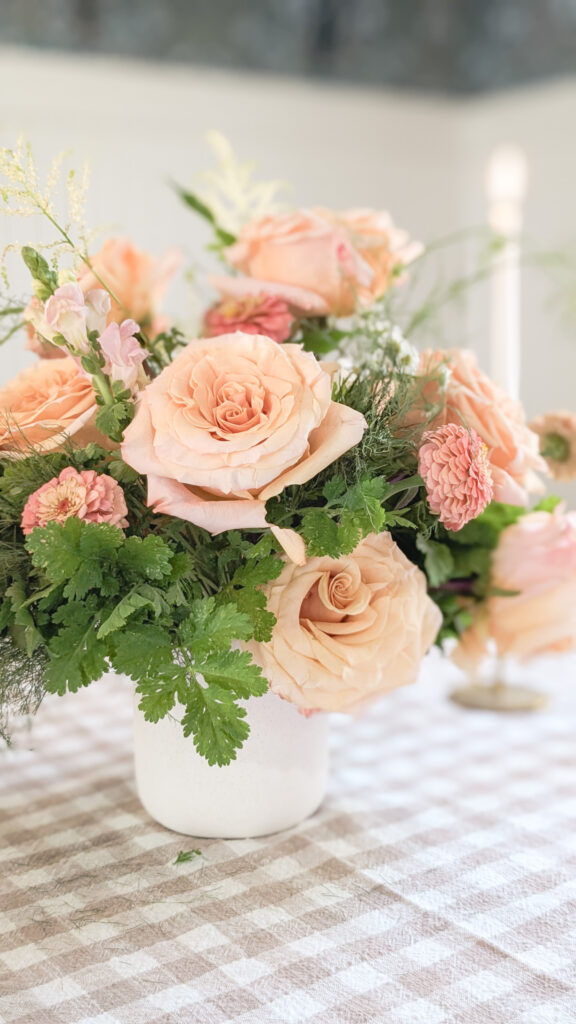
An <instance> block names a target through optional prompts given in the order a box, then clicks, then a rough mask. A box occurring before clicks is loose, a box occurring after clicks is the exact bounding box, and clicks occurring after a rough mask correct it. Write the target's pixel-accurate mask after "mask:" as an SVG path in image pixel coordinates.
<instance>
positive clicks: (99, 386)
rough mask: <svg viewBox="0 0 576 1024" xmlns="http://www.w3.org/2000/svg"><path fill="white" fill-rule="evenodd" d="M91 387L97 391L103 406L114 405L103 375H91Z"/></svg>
mask: <svg viewBox="0 0 576 1024" xmlns="http://www.w3.org/2000/svg"><path fill="white" fill-rule="evenodd" d="M92 385H93V387H94V390H95V391H97V392H98V394H99V395H100V397H101V398H102V401H103V402H104V405H114V398H113V396H112V392H111V391H110V388H109V387H108V381H107V380H106V377H105V376H104V374H103V373H93V374H92Z"/></svg>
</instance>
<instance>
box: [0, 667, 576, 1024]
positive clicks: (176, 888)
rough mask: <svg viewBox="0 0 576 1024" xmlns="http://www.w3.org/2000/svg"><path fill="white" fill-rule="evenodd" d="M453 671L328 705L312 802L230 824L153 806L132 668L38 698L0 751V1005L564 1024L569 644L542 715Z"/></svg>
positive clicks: (570, 1008) (575, 829) (130, 1016)
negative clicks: (358, 715)
mask: <svg viewBox="0 0 576 1024" xmlns="http://www.w3.org/2000/svg"><path fill="white" fill-rule="evenodd" d="M452 681H453V678H452V679H451V678H450V672H449V669H448V667H447V666H444V665H443V664H441V663H440V662H439V661H438V660H437V659H436V660H433V661H432V662H431V663H430V664H429V665H428V666H427V668H426V671H425V673H424V678H423V680H422V681H421V682H420V683H419V684H418V686H415V687H412V688H409V689H406V690H402V691H397V692H396V693H394V694H392V695H391V696H390V697H389V698H387V699H385V700H383V701H382V703H381V704H380V705H379V706H378V707H377V708H375V709H374V710H373V711H371V712H370V714H369V715H367V716H366V717H365V718H363V719H360V720H359V721H350V720H344V719H336V720H335V724H334V730H333V733H334V735H333V740H334V755H333V770H332V778H331V786H330V791H329V795H328V798H327V799H326V801H325V804H324V805H323V807H322V809H321V810H320V811H319V812H318V813H317V814H316V815H315V816H314V817H313V818H312V819H311V820H309V821H308V822H306V823H304V824H303V825H301V826H299V827H297V828H294V829H292V830H290V831H289V832H285V833H282V834H280V835H275V836H271V837H268V838H265V839H255V840H241V841H240V840H235V841H227V842H224V841H220V840H214V841H209V840H190V839H187V838H184V837H182V836H178V835H175V834H174V833H172V832H169V831H167V830H166V829H164V828H162V827H161V826H159V825H156V824H155V823H154V822H153V821H151V820H150V819H149V818H148V817H147V815H146V813H145V812H144V811H143V810H142V808H141V806H140V805H139V802H138V799H137V797H136V795H135V792H134V786H133V780H132V767H131V694H130V692H129V689H128V688H127V687H125V686H122V685H120V684H119V683H118V682H117V681H114V680H105V681H103V682H102V683H100V684H96V685H94V686H93V687H91V688H89V689H88V690H86V691H84V692H82V693H80V694H77V695H76V696H75V697H74V696H73V697H70V698H66V699H64V700H61V699H60V698H54V699H51V700H49V701H47V702H46V704H45V706H44V707H43V709H42V710H41V712H40V715H39V717H38V719H37V722H36V724H35V726H34V729H33V731H32V732H31V733H29V734H22V733H21V734H20V735H19V737H18V742H19V747H18V749H16V750H13V751H11V752H8V753H6V752H4V753H3V754H2V755H1V758H0V775H1V790H0V822H1V823H0V1020H1V1021H2V1022H18V1024H57V1022H58V1024H80V1022H82V1024H150V1022H152V1024H180V1022H192V1024H223V1022H226V1021H233V1022H234V1024H278V1022H286V1024H288V1022H294V1024H301V1022H309V1024H364V1022H372V1021H378V1022H382V1024H420V1022H422V1024H449V1022H454V1024H492V1022H493V1024H574V1022H575V1021H576V990H575V980H576V965H575V960H576V941H575V938H576V740H575V732H576V700H575V699H574V698H575V696H576V666H575V663H574V662H573V661H570V660H568V661H566V662H563V663H562V664H561V665H560V663H558V665H556V666H555V665H554V663H552V667H551V668H550V671H549V672H548V673H547V676H546V678H545V679H544V681H543V682H544V685H545V688H546V689H548V690H549V691H550V692H551V694H552V695H553V700H552V703H551V705H550V708H549V710H547V711H544V712H542V713H539V714H534V715H524V716H523V715H511V716H509V717H506V716H505V715H502V716H499V717H498V716H496V715H494V714H491V713H488V712H470V711H468V712H467V711H465V710H463V709H460V708H458V707H456V706H455V705H453V704H451V703H449V702H448V701H447V700H446V699H445V694H446V692H447V690H448V689H449V688H450V685H451V684H452ZM196 848H198V849H200V850H201V854H200V856H195V857H193V859H192V860H191V861H189V862H186V863H181V864H175V863H174V861H175V858H176V856H177V854H178V852H179V851H180V850H191V849H196Z"/></svg>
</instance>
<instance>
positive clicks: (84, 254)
mask: <svg viewBox="0 0 576 1024" xmlns="http://www.w3.org/2000/svg"><path fill="white" fill-rule="evenodd" d="M37 205H38V209H39V210H40V212H41V213H43V214H44V216H45V217H47V218H48V220H49V221H50V223H51V224H53V225H54V227H55V228H56V230H57V231H58V232H60V234H61V235H62V238H63V239H64V240H65V241H66V242H67V243H68V245H69V246H70V248H71V249H72V251H73V252H75V253H76V254H77V255H78V256H79V257H80V259H81V260H82V262H83V263H85V264H86V266H87V267H88V269H89V270H91V271H92V273H93V274H94V277H95V278H96V280H97V281H98V282H99V283H100V284H101V285H102V287H103V289H104V291H106V292H108V295H109V296H110V298H111V299H113V301H114V302H115V303H116V305H117V306H119V307H120V309H121V310H122V312H123V313H126V315H127V316H128V314H129V312H130V311H129V310H128V309H126V306H125V305H124V303H123V302H120V299H119V298H118V296H117V295H116V294H115V293H114V292H113V291H112V289H111V288H110V287H109V285H107V284H106V282H105V281H103V280H102V278H101V277H100V274H99V273H98V271H97V270H95V269H94V265H93V263H92V260H91V259H90V256H89V255H88V253H87V252H82V251H81V250H80V249H79V248H78V246H77V245H75V244H74V242H73V241H72V239H71V238H70V235H69V234H68V232H67V231H66V229H65V228H63V227H62V225H61V224H59V223H58V221H57V220H54V217H53V216H52V214H51V213H50V211H49V210H47V209H46V207H45V206H42V205H40V204H39V203H38V204H37ZM140 334H141V335H142V337H143V338H144V339H145V340H146V344H147V345H148V344H149V339H148V337H147V335H146V334H145V332H144V331H143V330H142V329H140Z"/></svg>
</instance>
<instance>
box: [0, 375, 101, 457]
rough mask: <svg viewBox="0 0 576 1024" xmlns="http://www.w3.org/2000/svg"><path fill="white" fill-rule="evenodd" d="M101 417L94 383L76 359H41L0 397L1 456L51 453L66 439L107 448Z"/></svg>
mask: <svg viewBox="0 0 576 1024" xmlns="http://www.w3.org/2000/svg"><path fill="white" fill-rule="evenodd" d="M96 412H97V405H96V400H95V397H94V391H93V388H92V384H91V383H90V378H89V377H88V376H87V375H86V374H85V373H83V372H82V370H80V369H79V368H78V366H77V365H76V363H75V362H74V360H73V359H71V358H70V357H67V358H65V359H54V360H48V359H42V360H40V361H39V362H37V363H35V364H34V365H33V366H31V367H29V368H28V369H26V370H23V371H22V373H19V374H18V376H17V377H15V378H14V380H12V381H10V383H9V384H7V385H6V387H5V388H3V389H2V391H0V451H3V452H15V451H25V450H26V449H27V448H28V447H29V446H31V445H33V446H34V447H37V448H42V449H43V450H44V451H52V450H54V449H56V448H59V447H61V446H62V443H63V441H64V439H65V437H66V436H69V437H72V438H73V439H74V441H75V443H76V444H78V445H79V446H82V445H86V444H88V443H89V442H90V441H98V442H99V443H102V442H103V441H104V440H105V439H104V438H103V436H102V435H101V434H100V432H99V431H97V430H96V428H95V427H94V417H95V415H96Z"/></svg>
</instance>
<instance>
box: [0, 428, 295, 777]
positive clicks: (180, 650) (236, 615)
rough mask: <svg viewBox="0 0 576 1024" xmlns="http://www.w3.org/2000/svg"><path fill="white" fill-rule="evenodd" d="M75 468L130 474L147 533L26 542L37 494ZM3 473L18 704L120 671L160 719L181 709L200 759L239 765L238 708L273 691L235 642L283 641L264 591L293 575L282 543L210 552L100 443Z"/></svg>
mask: <svg viewBox="0 0 576 1024" xmlns="http://www.w3.org/2000/svg"><path fill="white" fill-rule="evenodd" d="M66 465H74V466H75V468H77V469H83V468H97V469H98V470H99V471H100V472H103V471H107V472H110V473H111V474H112V475H115V476H120V477H121V479H122V480H123V487H124V492H125V496H126V499H127V501H128V505H129V507H130V509H131V512H132V516H131V518H132V519H133V521H134V522H135V523H136V524H137V532H131V531H130V530H129V531H127V532H126V534H125V533H124V531H122V530H120V529H118V527H116V526H111V525H109V524H107V523H90V522H86V521H84V520H80V519H76V518H69V519H67V520H66V521H65V522H64V523H63V524H61V523H58V522H56V521H52V522H49V523H48V524H47V525H46V526H44V527H41V528H40V527H37V528H36V529H35V530H33V531H32V533H31V534H30V535H29V536H28V537H27V538H24V536H23V535H22V533H21V531H20V529H19V522H20V518H21V515H22V509H23V507H24V505H25V503H26V501H27V499H28V497H29V496H30V494H31V493H32V492H33V491H35V490H36V489H37V488H38V487H39V486H41V485H42V484H44V483H47V482H48V481H49V480H51V479H53V478H54V477H55V476H57V475H58V473H59V472H60V471H61V469H63V468H64V466H66ZM2 468H3V473H2V476H1V477H0V577H1V579H2V582H3V583H4V598H3V600H2V602H1V603H0V628H1V629H2V631H3V636H4V637H5V642H6V644H9V645H10V651H11V652H12V661H11V662H8V661H7V663H11V664H13V663H14V659H16V660H17V663H18V666H19V669H18V671H19V676H20V678H21V680H22V685H20V683H18V686H17V693H20V695H21V699H19V701H18V700H15V693H14V692H13V690H12V689H10V688H9V687H8V682H7V681H6V682H5V683H4V684H2V681H1V678H0V696H2V698H3V703H4V704H5V705H6V707H7V706H8V704H10V705H11V706H12V705H15V704H16V706H17V707H27V706H31V707H32V706H36V705H37V703H38V702H39V700H40V699H41V696H42V694H43V693H45V692H50V693H56V694H64V693H66V692H75V691H76V690H78V689H79V688H81V687H83V686H87V685H89V684H90V683H91V682H93V681H96V680H98V679H99V678H101V676H102V675H104V673H106V672H107V671H109V669H110V668H111V667H112V668H114V669H116V670H117V671H118V672H120V673H122V674H125V675H128V676H130V677H131V678H132V679H133V680H134V682H135V683H136V688H137V692H138V693H139V694H140V706H141V709H142V711H143V712H144V714H145V716H146V717H147V718H148V719H149V720H150V721H158V720H159V719H160V718H162V717H164V715H166V714H169V713H176V712H175V708H176V705H179V707H180V708H181V711H180V712H179V717H181V720H182V727H183V730H184V732H185V734H186V735H191V736H192V737H193V742H194V743H195V745H196V747H197V749H198V751H199V752H200V753H201V754H202V755H203V756H204V757H206V758H207V759H208V761H209V762H210V764H228V763H229V762H230V761H231V760H232V759H233V758H234V757H235V756H236V750H237V749H238V747H239V746H241V745H242V743H243V742H244V741H245V739H246V737H247V736H248V733H249V728H248V724H247V721H246V712H245V709H244V707H243V706H242V704H241V703H240V702H241V701H243V700H245V699H247V698H249V697H252V696H258V695H261V694H263V693H265V692H266V689H267V682H266V680H265V679H264V678H263V677H262V675H261V672H260V669H259V668H258V667H257V666H256V665H255V664H253V663H252V660H251V656H250V654H249V653H248V652H247V651H243V650H239V649H236V648H237V645H238V642H243V641H249V640H251V639H257V640H261V639H268V638H269V637H270V635H271V630H272V627H273V625H274V622H275V619H274V616H273V615H271V614H270V613H269V612H268V611H267V609H266V598H265V595H264V593H263V592H262V590H261V589H260V588H261V587H262V586H263V585H264V584H266V583H267V582H268V581H269V580H270V579H272V578H274V577H275V576H277V575H278V573H279V572H280V571H281V569H282V561H281V559H280V558H278V551H277V546H276V542H275V541H274V538H273V537H272V536H271V535H269V534H268V533H266V534H265V535H263V536H262V535H260V534H256V535H255V536H251V535H250V534H248V535H246V536H243V535H241V534H240V533H239V532H237V531H233V532H231V533H229V534H224V535H221V536H220V537H218V538H214V539H213V542H212V543H211V544H206V540H205V536H206V535H205V534H204V532H203V531H202V530H199V529H198V528H196V527H193V526H190V524H187V523H184V522H182V521H181V520H174V519H171V518H170V517H168V516H157V515H155V514H154V512H153V511H151V510H150V509H148V508H146V506H145V503H144V499H145V493H144V491H143V484H142V480H141V478H140V477H139V476H138V474H133V472H132V471H129V470H128V467H125V466H124V464H123V463H122V462H121V461H120V460H119V459H118V457H117V455H116V454H115V453H109V452H106V451H105V450H104V449H102V448H99V447H98V446H96V445H91V446H89V447H87V448H85V449H73V448H70V449H69V450H67V451H65V452H58V453H43V454H40V453H36V452H31V453H30V454H29V455H24V456H23V457H21V458H18V459H15V460H13V461H9V462H6V463H5V464H4V465H3V467H2ZM135 513H136V515H135ZM2 642H4V641H2ZM27 679H28V680H30V682H29V683H27V682H26V680H27ZM26 693H30V695H31V696H30V699H29V700H27V699H25V697H26ZM6 715H7V712H6ZM6 721H7V718H6ZM0 735H1V733H0Z"/></svg>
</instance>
